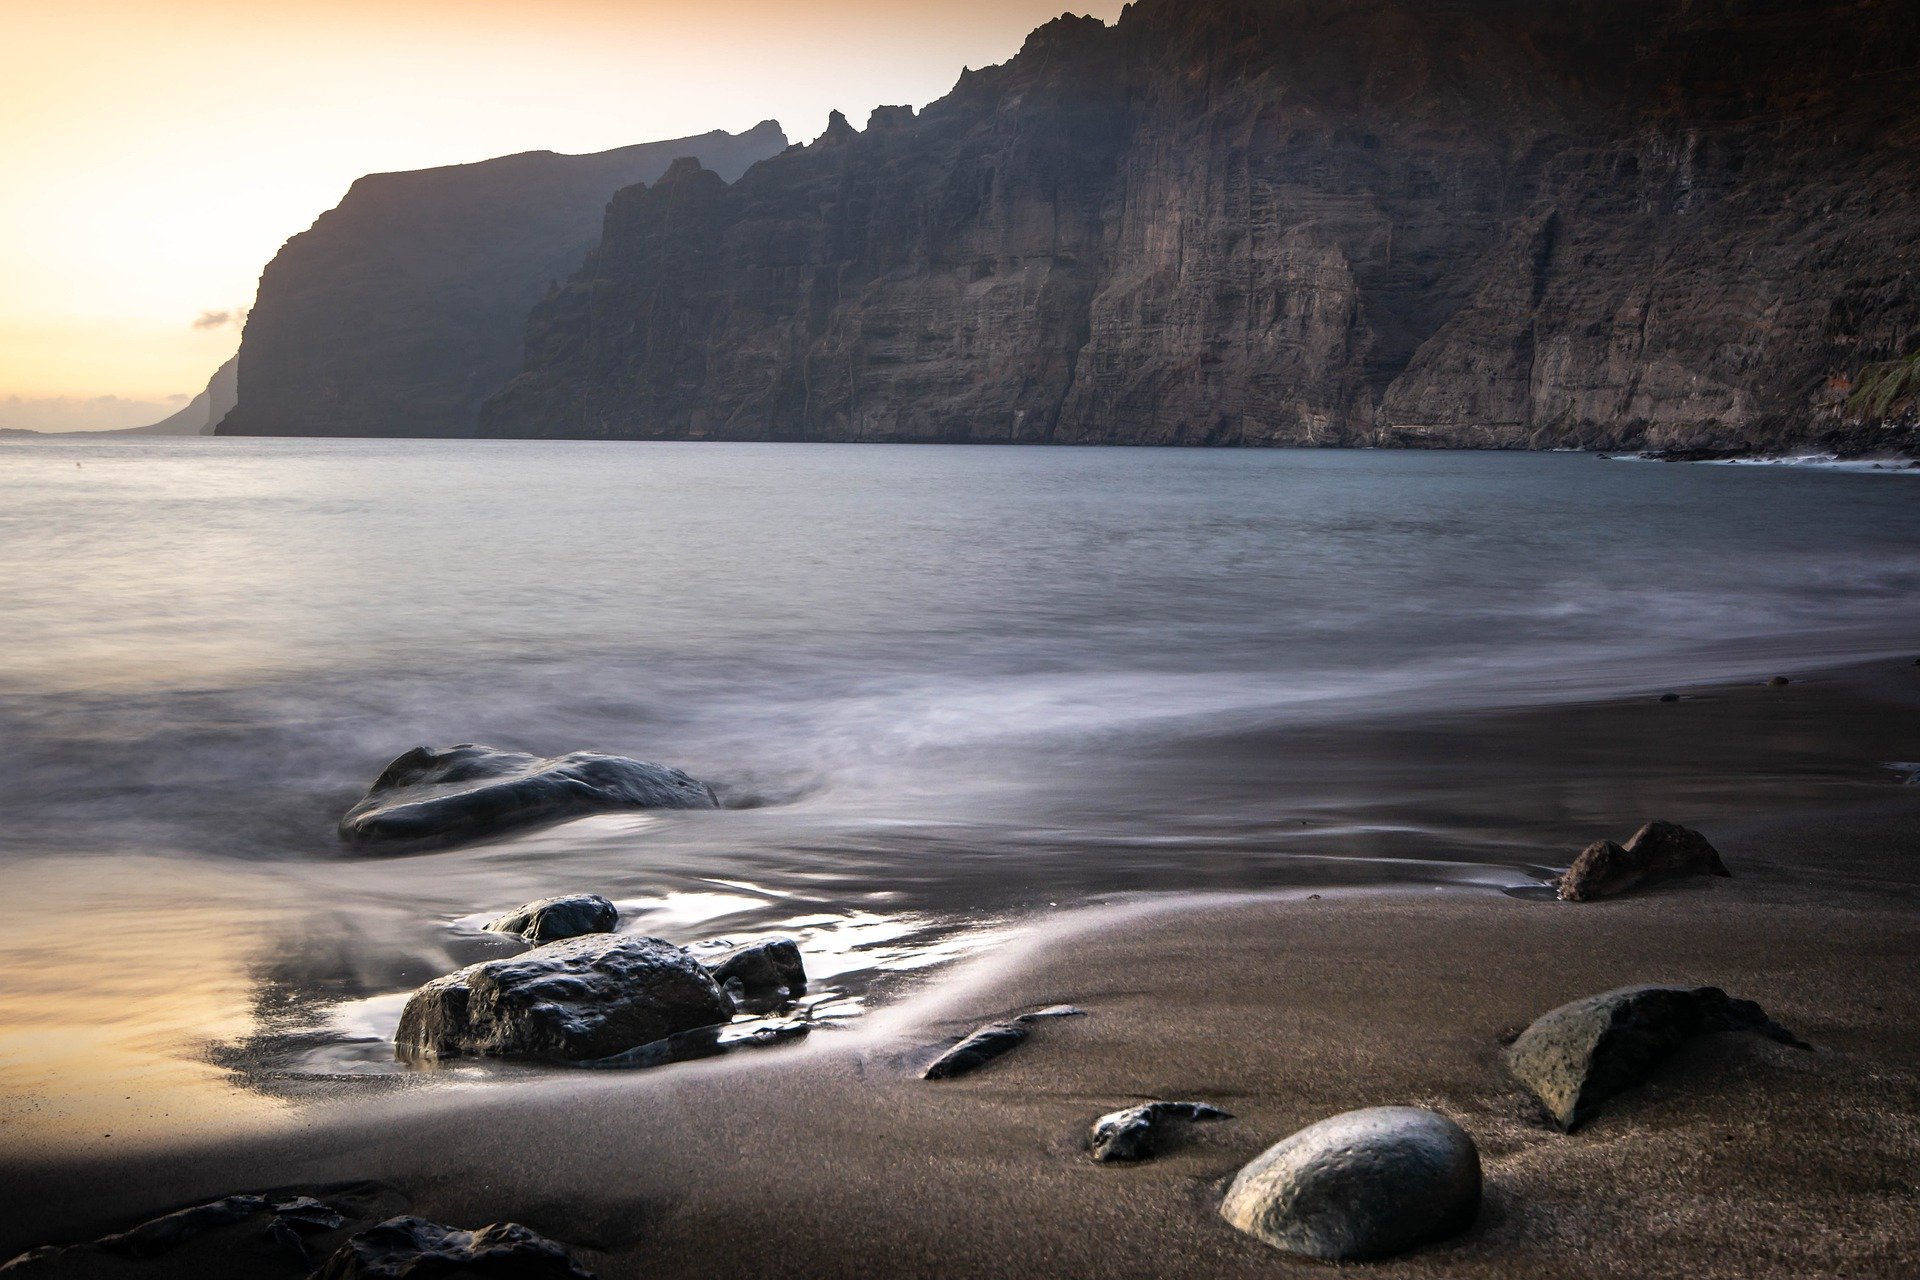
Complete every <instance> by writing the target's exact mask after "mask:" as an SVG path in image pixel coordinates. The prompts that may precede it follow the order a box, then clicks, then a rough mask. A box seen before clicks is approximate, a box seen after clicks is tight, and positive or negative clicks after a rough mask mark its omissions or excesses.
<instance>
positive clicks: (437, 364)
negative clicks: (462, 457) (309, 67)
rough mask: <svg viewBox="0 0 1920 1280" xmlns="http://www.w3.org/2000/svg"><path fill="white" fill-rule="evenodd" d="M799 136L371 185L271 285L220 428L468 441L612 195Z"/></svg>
mask: <svg viewBox="0 0 1920 1280" xmlns="http://www.w3.org/2000/svg"><path fill="white" fill-rule="evenodd" d="M786 142H787V140H786V136H785V135H784V134H782V133H781V131H780V127H779V126H778V125H777V124H774V123H773V122H771V121H769V122H767V123H764V124H761V125H759V126H757V127H755V128H754V129H751V130H749V131H748V132H746V133H742V134H738V135H735V134H728V133H719V132H715V133H710V134H705V135H702V136H700V137H697V138H679V139H675V140H673V141H670V142H649V143H642V144H640V145H638V146H632V147H623V148H620V149H619V150H616V151H604V152H600V153H598V154H595V155H584V156H563V155H556V154H554V153H553V152H549V151H537V152H529V153H527V154H524V155H515V156H505V157H502V158H500V159H497V160H487V161H482V162H481V163H478V164H466V165H453V166H450V167H448V168H442V169H424V170H419V171H417V172H412V173H382V174H374V175H371V176H369V177H365V178H362V179H360V180H359V181H358V182H356V183H354V184H353V188H352V189H351V190H350V191H348V193H347V195H346V198H345V199H343V200H342V201H341V202H340V204H339V206H338V207H336V208H334V209H332V210H330V211H328V212H327V213H324V214H322V215H321V216H320V218H319V220H318V221H317V222H315V223H314V225H313V227H312V229H311V230H308V231H306V232H303V233H301V234H300V235H297V236H295V237H294V238H293V239H291V240H289V241H287V243H286V245H285V247H283V248H282V249H281V251H280V253H279V254H278V255H277V256H276V257H275V258H274V260H273V261H272V262H271V263H270V264H268V266H267V269H266V271H265V272H264V273H263V274H262V275H261V277H260V293H259V298H258V301H257V302H256V303H255V305H254V308H253V311H252V313H251V314H250V315H249V316H248V318H247V326H246V332H245V335H244V337H243V338H242V340H241V345H240V355H239V401H238V404H237V406H236V407H235V408H234V409H233V411H232V412H231V413H229V414H228V415H227V416H226V417H225V419H224V421H222V422H221V423H220V426H219V433H220V434H222V435H360V436H458V435H471V434H472V433H473V429H474V423H475V418H476V415H477V412H478V409H479V406H480V404H481V403H482V401H484V400H485V399H486V397H488V396H489V395H491V394H493V393H494V392H496V391H498V390H499V389H500V388H501V387H502V386H503V385H505V384H506V382H507V381H508V380H509V379H510V378H511V377H512V376H513V375H514V374H515V373H516V372H517V371H518V370H519V368H520V364H521V343H522V336H523V334H524V332H525V325H526V317H527V312H528V310H529V309H530V308H531V307H532V306H533V304H534V303H535V302H536V301H538V300H539V299H540V297H541V296H542V295H543V294H544V293H545V292H546V290H547V289H548V288H549V286H550V285H551V284H552V283H553V282H554V281H556V280H564V279H566V278H567V277H568V276H569V275H571V274H572V273H573V272H574V271H575V270H577V269H578V268H579V266H580V263H581V260H582V259H583V258H584V257H585V255H586V253H587V251H588V250H589V249H590V248H592V246H593V243H594V241H595V239H596V237H597V236H598V234H599V229H600V220H601V214H602V212H603V211H604V209H605V207H606V203H607V199H608V197H609V196H611V195H612V194H613V193H614V192H615V191H617V190H619V189H620V188H622V187H625V186H627V185H629V184H631V183H635V182H647V181H652V180H653V179H655V178H657V177H659V176H660V174H661V173H663V172H664V171H665V170H666V168H667V166H668V165H669V164H670V163H672V162H673V160H675V159H676V158H678V157H680V156H698V157H699V158H700V160H701V161H702V162H704V163H705V164H706V165H708V166H709V167H710V168H712V169H713V170H716V171H717V172H719V173H721V174H724V175H726V176H728V177H737V176H738V175H739V174H740V173H741V172H743V171H744V170H745V169H746V168H747V167H748V166H749V165H751V164H753V163H754V162H755V161H757V160H760V159H763V158H764V157H766V156H770V155H773V154H776V153H777V152H779V151H780V149H781V148H783V147H785V146H786Z"/></svg>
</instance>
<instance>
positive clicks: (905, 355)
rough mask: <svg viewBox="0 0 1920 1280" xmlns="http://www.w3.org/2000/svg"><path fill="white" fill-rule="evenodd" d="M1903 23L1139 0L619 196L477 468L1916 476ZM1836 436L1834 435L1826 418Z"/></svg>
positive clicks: (1558, 4)
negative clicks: (1480, 458) (861, 450)
mask: <svg viewBox="0 0 1920 1280" xmlns="http://www.w3.org/2000/svg"><path fill="white" fill-rule="evenodd" d="M1916 68H1920V23H1916V22H1914V21H1913V11H1912V5H1911V0H1141V3H1137V4H1134V5H1132V6H1130V7H1129V8H1128V9H1127V10H1126V11H1125V12H1124V14H1123V16H1122V17H1121V18H1120V20H1119V21H1118V22H1117V23H1116V24H1115V25H1113V26H1111V27H1109V26H1105V25H1103V24H1102V23H1100V22H1098V21H1096V20H1093V19H1086V18H1073V17H1063V18H1061V19H1059V20H1057V21H1054V22H1051V23H1048V24H1047V25H1046V26H1044V27H1042V28H1040V29H1039V30H1038V31H1036V32H1034V33H1033V35H1032V36H1031V37H1030V38H1029V39H1028V41H1027V43H1026V46H1025V47H1024V48H1023V49H1022V51H1021V52H1020V54H1019V55H1018V56H1017V57H1016V58H1014V59H1013V60H1012V61H1011V62H1009V63H1007V64H1005V65H1003V66H999V67H992V68H988V69H985V70H980V71H968V72H966V73H964V74H963V75H962V76H961V78H960V81H959V83H958V84H957V85H956V86H955V87H954V89H953V91H952V92H951V93H950V94H949V95H948V96H947V97H945V98H943V99H941V100H940V101H938V102H936V103H934V104H932V105H931V106H929V107H928V108H927V109H926V110H925V111H924V112H921V113H919V114H917V115H916V114H915V113H914V112H913V111H911V110H910V109H907V108H884V109H882V110H880V111H877V112H875V113H874V116H873V118H872V119H871V120H870V121H869V122H868V123H867V126H866V128H865V129H864V130H856V129H855V128H853V127H852V126H851V125H850V124H849V123H848V122H847V121H845V120H844V119H842V118H839V117H836V118H835V119H834V121H833V123H832V124H831V126H830V127H829V128H828V130H827V132H826V133H825V134H824V135H823V136H822V137H820V138H819V139H818V140H817V141H815V142H813V143H812V144H810V145H808V146H805V147H795V148H791V149H789V150H788V151H786V152H784V153H783V154H781V155H779V156H778V157H775V158H773V159H771V160H768V161H766V162H764V163H762V164H760V165H758V166H756V167H755V168H753V169H752V170H751V171H749V172H748V173H747V174H745V175H744V176H743V177H742V178H741V179H740V180H739V181H737V182H735V183H733V184H732V185H728V184H726V183H724V182H723V181H722V180H721V176H720V175H716V174H714V173H712V172H709V171H707V170H705V169H703V168H702V167H701V166H699V165H697V164H691V163H679V164H676V165H675V166H674V167H673V168H672V169H671V170H669V171H668V172H667V173H666V174H665V175H664V176H663V177H662V178H661V179H660V180H659V181H658V182H656V183H653V184H651V185H647V186H635V187H630V188H628V189H626V190H623V191H621V192H620V193H619V194H618V195H617V196H616V197H615V198H614V200H613V202H612V203H611V205H610V206H609V208H608V210H607V215H606V222H605V228H604V232H603V235H602V239H601V242H600V245H599V248H598V249H597V250H596V251H595V252H594V253H593V255H592V256H591V257H590V258H589V259H588V261H587V263H586V265H585V267H584V268H583V269H582V270H581V271H580V272H578V273H577V274H576V275H575V276H574V277H573V278H572V279H571V280H570V281H569V282H568V283H567V284H565V285H564V286H562V287H560V288H558V289H556V290H555V291H553V292H552V293H551V295H550V296H548V297H547V298H546V299H545V300H544V301H542V302H541V303H540V304H539V305H538V306H537V307H536V308H535V309H534V311H533V314H532V317H531V320H530V321H529V324H528V327H527V340H526V364H525V371H524V372H523V373H522V374H521V375H520V376H519V377H518V378H517V379H516V380H515V381H514V382H513V383H512V384H511V385H510V386H509V387H508V388H507V389H506V390H505V391H504V392H503V393H502V394H500V395H499V396H498V397H496V398H495V399H494V400H493V401H492V402H491V403H490V404H489V405H488V406H487V407H486V409H485V410H484V411H483V414H482V428H481V429H482V431H483V432H484V433H487V434H494V435H515V436H545V435H557V436H587V437H640V438H662V437H664V438H684V437H707V438H727V439H778V440H797V439H831V440H955V441H1058V442H1087V443H1096V442H1097V443H1156V444H1157V443H1165V444H1182V443H1186V444H1346V445H1355V444H1382V445H1473V446H1496V447H1545V446H1553V445H1563V444H1583V445H1601V446H1615V447H1618V446H1641V445H1652V446H1660V445H1682V444H1687V445H1710V444H1729V445H1740V444H1748V445H1771V444H1780V443H1785V442H1792V441H1805V440H1813V439H1816V438H1827V437H1831V438H1835V439H1839V440H1841V441H1842V442H1843V443H1845V444H1846V445H1847V446H1848V447H1851V448H1860V447H1871V446H1876V445H1885V444H1888V443H1892V442H1897V441H1900V440H1904V441H1906V442H1907V443H1908V444H1909V446H1910V445H1911V443H1912V433H1911V431H1902V430H1896V429H1895V428H1893V427H1888V426H1885V425H1884V422H1883V419H1882V418H1878V417H1875V416H1873V415H1871V414H1869V415H1865V416H1863V415H1862V414H1860V413H1859V412H1858V411H1857V406H1858V405H1859V404H1860V403H1861V402H1862V400H1861V397H1859V396H1850V392H1851V391H1852V389H1853V382H1854V380H1855V379H1856V378H1857V377H1858V376H1859V374H1860V372H1861V370H1862V369H1864V368H1866V367H1867V366H1869V365H1871V364H1874V363H1876V362H1884V361H1887V360H1891V359H1895V358H1898V357H1902V356H1905V355H1907V354H1908V353H1909V352H1910V351H1912V350H1913V349H1915V348H1916V347H1920V273H1917V272H1916V263H1915V260H1914V248H1913V246H1914V245H1915V244H1916V241H1917V240H1920V70H1916ZM1850 399H1851V402H1852V403H1853V405H1854V406H1855V409H1849V408H1848V404H1849V401H1850Z"/></svg>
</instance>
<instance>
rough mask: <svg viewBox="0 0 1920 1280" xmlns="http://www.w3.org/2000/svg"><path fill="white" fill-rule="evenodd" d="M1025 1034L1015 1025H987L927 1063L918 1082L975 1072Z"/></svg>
mask: <svg viewBox="0 0 1920 1280" xmlns="http://www.w3.org/2000/svg"><path fill="white" fill-rule="evenodd" d="M1028 1034H1029V1032H1028V1031H1027V1029H1026V1028H1025V1027H1023V1026H1021V1025H1020V1024H1019V1023H1018V1022H989V1023H988V1024H987V1025H986V1026H984V1027H981V1028H979V1029H978V1030H976V1031H974V1032H973V1033H972V1034H970V1035H968V1036H967V1037H966V1038H965V1039H964V1040H962V1041H960V1043H959V1044H956V1045H954V1046H953V1047H952V1048H951V1049H948V1050H947V1051H946V1052H945V1053H943V1054H941V1055H940V1056H939V1057H937V1058H935V1059H934V1060H933V1061H932V1062H931V1063H929V1064H927V1069H926V1070H925V1071H923V1072H921V1073H920V1078H921V1079H922V1080H952V1079H954V1078H955V1077H957V1076H964V1075H966V1074H968V1073H969V1072H973V1071H978V1070H979V1069H980V1068H981V1067H984V1066H986V1065H987V1064H988V1063H989V1062H992V1061H993V1060H994V1059H995V1058H997V1057H999V1056H1000V1055H1001V1054H1003V1053H1006V1052H1007V1051H1008V1050H1010V1049H1012V1048H1014V1047H1015V1046H1017V1045H1019V1044H1020V1043H1022V1042H1023V1041H1025V1040H1026V1038H1027V1036H1028Z"/></svg>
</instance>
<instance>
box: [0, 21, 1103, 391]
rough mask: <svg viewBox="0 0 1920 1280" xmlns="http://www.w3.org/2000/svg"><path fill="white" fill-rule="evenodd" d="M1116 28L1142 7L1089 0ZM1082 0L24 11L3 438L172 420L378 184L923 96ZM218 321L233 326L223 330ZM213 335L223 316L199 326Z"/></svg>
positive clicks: (8, 242)
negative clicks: (299, 251)
mask: <svg viewBox="0 0 1920 1280" xmlns="http://www.w3.org/2000/svg"><path fill="white" fill-rule="evenodd" d="M1074 8H1075V11H1076V12H1091V13H1094V14H1096V15H1098V16H1100V17H1102V18H1106V19H1108V20H1112V18H1114V17H1115V16H1116V15H1117V14H1118V12H1119V9H1120V0H1110V2H1104V3H1098V4H1092V5H1086V4H1084V3H1083V4H1079V5H1076V6H1074ZM1060 11H1061V0H966V2H965V3H961V2H957V0H938V2H935V3H922V4H900V3H879V2H878V0H820V2H817V3H805V2H795V0H787V2H784V3H774V2H763V0H715V2H714V3H710V4H682V3H665V2H658V0H544V2H539V0H469V2H461V0H331V2H329V3H320V2H318V0H59V2H58V3H48V2H47V0H0V32H4V37H0V119H4V120H5V122H6V123H5V127H4V129H3V130H0V173H3V174H4V181H0V427H38V428H41V429H75V428H86V427H119V426H133V425H138V424H140V423H144V422H148V421H152V420H154V419H156V418H158V417H161V416H164V415H165V414H166V413H169V412H171V411H172V410H173V409H174V408H177V407H178V406H179V404H180V403H182V402H184V400H185V399H186V397H187V396H189V395H191V394H192V393H193V392H196V391H198V390H199V389H200V387H201V386H202V385H203V384H204V383H205V381H206V379H207V377H208V375H210V374H211V373H212V372H213V370H214V369H215V368H216V367H217V366H218V365H219V364H220V363H221V361H223V360H224V359H226V357H227V356H228V355H230V354H231V353H232V352H233V351H234V349H235V348H236V347H237V346H238V345H239V331H238V329H237V327H236V326H235V324H234V323H233V322H232V321H231V320H229V321H228V322H226V323H218V322H217V320H216V317H217V315H218V313H221V312H226V313H229V315H231V314H232V313H235V312H237V311H238V310H239V309H240V308H243V307H245V306H246V305H247V304H248V303H249V302H250V301H251V300H252V297H253V292H254V285H255V282H256V280H257V279H258V276H259V273H260V268H261V267H262V266H263V265H264V264H265V263H266V261H267V260H268V259H269V258H270V257H272V256H273V253H274V251H275V250H276V249H277V248H278V247H279V245H280V244H281V242H282V241H284V240H285V239H286V238H287V237H288V236H291V235H293V234H295V233H296V232H299V231H301V230H304V229H305V228H306V227H307V226H308V225H309V224H310V223H311V222H312V221H313V219H314V218H315V217H316V216H317V215H318V214H319V213H320V212H321V211H322V210H324V209H326V208H328V207H330V206H331V205H333V204H334V203H335V202H336V201H337V200H338V199H339V198H340V196H341V195H342V193H344V192H345V190H346V188H347V186H348V184H349V183H351V182H352V181H353V179H354V178H356V177H358V176H359V175H360V174H362V173H368V172H376V171H381V170H391V169H413V168H420V167H424V166H429V165H438V164H451V163H458V162H461V161H468V160H479V159H484V158H486V157H488V156H495V155H504V154H508V153H511V152H515V151H528V150H535V149H541V148H545V149H551V150H555V151H569V152H582V151H598V150H603V149H605V148H608V147H616V146H621V145H624V144H627V143H632V142H644V141H649V140H652V139H656V138H671V137H678V136H681V135H685V134H694V133H703V132H705V131H707V130H709V129H714V128H723V129H732V130H739V129H745V128H748V127H750V126H751V125H753V124H754V123H756V122H757V121H760V120H763V119H767V118H773V119H777V120H779V121H780V122H781V124H782V125H784V126H785V127H786V130H787V134H788V136H789V137H791V138H794V139H796V140H807V139H811V138H812V137H813V136H815V135H816V134H817V133H819V131H820V129H821V127H822V126H823V125H824V124H825V121H826V114H827V112H828V111H829V110H830V109H832V108H835V107H838V108H840V109H841V110H843V111H845V112H846V113H847V115H848V116H849V117H850V118H851V119H853V120H854V122H855V123H856V124H859V123H863V122H864V121H865V119H866V113H867V112H868V111H869V110H870V109H871V108H872V107H873V106H875V105H876V104H879V103H900V102H905V103H912V104H914V105H916V106H919V105H924V104H925V103H926V102H928V101H930V100H931V99H933V98H936V97H939V96H940V95H941V94H943V93H945V92H946V90H947V89H948V88H949V87H951V86H952V84H953V81H954V79H955V77H956V76H957V75H958V73H959V70H960V68H961V66H962V65H971V66H981V65H984V64H987V63H991V62H999V61H1003V60H1005V59H1006V58H1007V57H1009V56H1011V55H1012V54H1013V53H1014V52H1015V51H1016V50H1017V49H1018V48H1019V47H1020V43H1021V41H1022V39H1023V38H1024V37H1025V34H1026V32H1027V31H1028V30H1030V29H1031V28H1032V27H1034V26H1037V25H1038V24H1039V23H1041V22H1043V21H1045V20H1046V19H1047V18H1049V17H1054V16H1057V15H1058V13H1059V12H1060ZM210 313H211V314H210ZM196 321H200V322H201V323H199V324H196Z"/></svg>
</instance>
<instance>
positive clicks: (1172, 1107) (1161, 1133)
mask: <svg viewBox="0 0 1920 1280" xmlns="http://www.w3.org/2000/svg"><path fill="white" fill-rule="evenodd" d="M1231 1119H1233V1117H1232V1116H1231V1115H1229V1114H1228V1113H1227V1112H1225V1111H1222V1110H1221V1109H1220V1108H1218V1107H1213V1106H1208V1105H1207V1104H1206V1103H1204V1102H1149V1103H1147V1104H1145V1105H1144V1106H1138V1107H1128V1108H1127V1109H1126V1110H1124V1111H1110V1112H1108V1113H1107V1114H1106V1115H1104V1116H1101V1117H1100V1118H1099V1119H1098V1120H1095V1121H1094V1122H1093V1129H1092V1131H1091V1132H1090V1133H1089V1134H1088V1135H1087V1146H1088V1149H1089V1150H1091V1151H1092V1152H1093V1158H1094V1159H1095V1160H1099V1161H1101V1162H1102V1163H1110V1162H1113V1161H1117V1160H1145V1159H1146V1158H1147V1157H1149V1156H1151V1155H1152V1154H1153V1152H1154V1148H1155V1147H1156V1146H1157V1145H1158V1143H1159V1141H1160V1139H1161V1138H1163V1137H1165V1136H1166V1133H1167V1131H1168V1130H1169V1129H1171V1128H1172V1127H1173V1126H1174V1125H1175V1124H1176V1123H1179V1122H1181V1121H1188V1120H1231Z"/></svg>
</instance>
